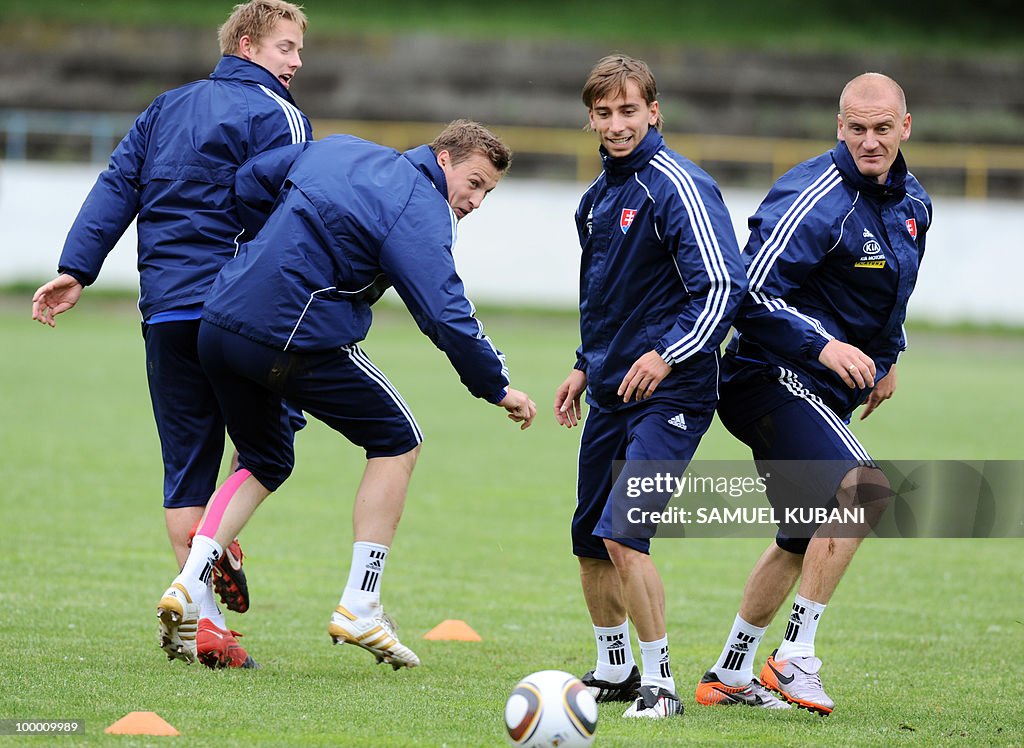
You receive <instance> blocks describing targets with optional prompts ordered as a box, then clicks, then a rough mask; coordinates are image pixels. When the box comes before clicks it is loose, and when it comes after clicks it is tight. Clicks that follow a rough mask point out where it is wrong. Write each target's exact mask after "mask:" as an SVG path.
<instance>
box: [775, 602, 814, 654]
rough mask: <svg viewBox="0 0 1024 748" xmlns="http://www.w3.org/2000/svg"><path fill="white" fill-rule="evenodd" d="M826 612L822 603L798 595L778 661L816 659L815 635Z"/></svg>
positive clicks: (780, 646)
mask: <svg viewBox="0 0 1024 748" xmlns="http://www.w3.org/2000/svg"><path fill="white" fill-rule="evenodd" d="M824 612H825V606H824V605H823V604H822V603H816V602H814V601H813V600H808V599H807V598H806V597H801V596H800V595H797V596H796V598H795V599H794V600H793V612H791V613H790V614H789V625H788V626H786V634H785V636H783V637H782V644H781V645H779V651H778V652H776V653H775V659H776V660H791V659H793V658H794V657H814V635H815V634H816V633H817V632H818V621H819V620H820V619H821V614H822V613H824Z"/></svg>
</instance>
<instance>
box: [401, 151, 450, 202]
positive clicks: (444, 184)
mask: <svg viewBox="0 0 1024 748" xmlns="http://www.w3.org/2000/svg"><path fill="white" fill-rule="evenodd" d="M402 155H403V156H404V157H405V158H407V159H409V161H411V162H412V165H413V166H415V167H416V168H417V169H419V170H420V171H421V172H422V173H423V175H424V176H425V177H426V178H427V179H429V180H430V181H431V182H432V183H433V185H434V188H435V189H436V190H437V191H438V192H440V193H441V197H443V198H444V199H445V201H446V202H447V200H448V180H447V179H446V178H445V176H444V169H442V168H441V166H440V164H438V163H437V156H436V155H434V151H433V150H432V149H431V148H430V146H429V145H421V146H418V147H416V148H413V149H412V150H408V151H406V152H405V153H403V154H402Z"/></svg>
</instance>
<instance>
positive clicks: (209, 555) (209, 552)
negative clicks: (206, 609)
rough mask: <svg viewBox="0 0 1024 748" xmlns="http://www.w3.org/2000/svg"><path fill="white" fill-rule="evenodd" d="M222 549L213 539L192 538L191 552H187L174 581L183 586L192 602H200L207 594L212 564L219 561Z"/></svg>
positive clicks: (197, 536)
mask: <svg viewBox="0 0 1024 748" xmlns="http://www.w3.org/2000/svg"><path fill="white" fill-rule="evenodd" d="M223 553H224V549H223V548H221V547H220V544H219V543H217V541H216V540H214V539H213V538H208V537H206V536H205V535H196V536H195V537H194V538H192V550H191V551H189V554H188V558H187V559H185V565H184V566H183V567H181V572H180V573H179V574H178V576H177V578H176V579H175V580H174V581H175V582H178V583H179V584H181V585H184V587H185V589H186V590H188V596H189V597H191V598H192V602H200V601H201V600H202V599H203V596H204V595H207V594H209V586H210V574H212V573H213V567H214V564H216V563H217V561H219V560H220V557H221V555H222V554H223Z"/></svg>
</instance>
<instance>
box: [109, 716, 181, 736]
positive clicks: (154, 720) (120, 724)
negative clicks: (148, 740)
mask: <svg viewBox="0 0 1024 748" xmlns="http://www.w3.org/2000/svg"><path fill="white" fill-rule="evenodd" d="M103 732H108V733H111V734H112V735H178V734H179V733H178V731H177V730H175V729H174V728H173V727H171V726H170V725H169V724H167V722H166V721H165V720H164V718H163V717H161V716H160V715H159V714H157V713H156V712H129V713H128V714H126V715H125V716H123V717H121V719H119V720H118V721H117V722H115V723H114V724H112V725H111V726H110V727H108V728H107V729H106V730H104V731H103Z"/></svg>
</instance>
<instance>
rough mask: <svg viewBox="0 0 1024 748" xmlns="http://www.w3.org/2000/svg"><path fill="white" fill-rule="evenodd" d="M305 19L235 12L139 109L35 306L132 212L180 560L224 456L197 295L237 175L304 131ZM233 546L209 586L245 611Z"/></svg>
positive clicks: (223, 251)
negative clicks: (203, 50)
mask: <svg viewBox="0 0 1024 748" xmlns="http://www.w3.org/2000/svg"><path fill="white" fill-rule="evenodd" d="M306 26H307V20H306V16H305V14H304V13H303V12H302V10H301V9H299V8H298V7H297V6H295V5H292V4H291V3H286V2H282V0H252V1H251V2H249V3H246V4H244V5H239V6H236V8H235V9H234V11H233V12H232V14H231V16H230V17H229V18H228V20H227V21H226V22H225V24H224V25H223V26H222V27H221V29H220V34H219V36H220V46H221V51H222V53H223V55H224V56H223V57H222V58H221V60H220V62H219V63H218V65H217V67H216V69H215V70H214V71H213V74H212V75H211V76H210V78H209V79H208V80H201V81H195V82H193V83H190V84H188V85H186V86H182V87H181V88H177V89H174V90H172V91H168V92H166V93H164V94H162V95H161V96H159V97H157V98H156V100H154V101H153V103H152V104H151V105H150V106H149V108H147V109H146V111H144V112H143V113H142V114H141V115H139V117H138V119H137V120H136V121H135V124H134V125H133V126H132V128H131V130H130V131H129V132H128V134H127V135H126V136H125V137H124V139H123V140H122V141H121V143H120V145H118V147H117V149H116V150H115V151H114V153H113V154H112V155H111V158H110V165H109V167H108V168H107V170H106V171H104V172H103V173H102V174H101V175H100V176H99V178H98V179H97V181H96V184H95V186H94V187H93V188H92V191H91V192H90V193H89V196H88V197H87V198H86V200H85V203H84V204H83V206H82V208H81V211H80V212H79V214H78V217H77V219H76V220H75V223H74V225H73V226H72V227H71V231H70V233H69V234H68V237H67V241H66V242H65V245H64V251H63V252H62V254H61V257H60V262H59V263H58V271H59V273H60V275H58V277H57V278H55V279H54V280H52V281H50V282H49V283H47V284H45V285H44V286H42V287H40V288H39V290H37V291H36V293H35V296H34V297H33V300H32V302H33V303H32V316H33V318H34V319H37V320H39V321H40V322H43V323H45V324H49V325H51V326H53V325H54V316H55V315H57V314H60V313H62V312H65V311H67V310H68V309H70V308H71V307H73V306H74V305H75V304H76V303H77V301H78V299H79V297H80V296H81V294H82V290H83V288H84V287H85V286H88V285H90V284H91V283H93V282H94V281H95V280H96V278H97V276H98V275H99V272H100V268H101V267H102V265H103V261H104V260H105V259H106V256H107V254H108V253H109V252H110V251H111V250H112V249H113V248H114V245H115V244H116V243H117V240H118V239H119V238H120V237H121V235H122V234H123V233H124V232H125V230H126V229H127V228H128V226H129V225H130V224H131V222H132V220H134V219H136V218H138V253H139V263H138V265H139V276H140V291H141V293H140V296H139V309H140V311H141V312H142V318H143V336H144V338H145V345H146V371H147V375H148V379H149V391H150V397H151V400H152V402H153V413H154V416H155V419H156V425H157V431H158V433H159V435H160V447H161V451H162V453H163V462H164V507H165V518H166V521H167V533H168V536H169V537H170V540H171V546H172V547H173V549H174V551H175V555H176V556H177V561H178V566H179V567H180V565H181V564H182V563H184V561H185V558H186V557H187V555H188V545H189V530H190V528H192V527H193V526H194V525H195V524H196V522H197V521H198V520H199V518H200V517H201V516H202V513H203V508H204V507H205V506H206V503H207V502H208V501H209V500H210V497H211V496H212V494H213V491H214V489H215V488H216V486H217V473H218V470H219V469H220V464H221V458H222V455H223V451H224V420H223V417H222V416H221V413H220V409H219V408H218V406H217V401H216V398H215V397H214V394H213V390H212V389H211V387H210V383H209V381H208V380H207V378H206V375H205V374H204V373H203V371H202V369H201V368H200V366H199V357H198V353H197V350H196V336H197V334H198V331H199V318H200V315H201V313H202V306H203V300H204V299H205V298H206V295H207V293H208V292H209V290H210V287H211V286H212V285H213V281H214V278H216V276H217V272H218V271H219V270H220V269H221V267H223V265H224V263H226V262H227V261H228V260H229V259H230V258H231V257H233V256H234V255H235V253H236V252H237V251H238V245H239V243H240V242H241V241H244V240H245V237H244V236H243V233H242V224H241V222H240V220H239V216H238V212H237V210H236V209H235V204H234V182H235V171H236V170H237V169H238V167H239V165H240V164H242V163H243V162H245V161H246V160H248V159H249V158H251V157H253V156H255V155H257V154H258V153H261V152H262V151H265V150H267V149H269V148H275V147H277V146H283V145H288V144H291V143H300V142H303V141H305V140H308V139H309V138H310V137H311V136H312V133H311V128H310V124H309V120H308V119H307V118H306V116H305V115H304V114H303V113H302V112H301V111H300V110H299V109H298V107H296V106H295V103H294V101H293V100H292V97H291V94H290V93H289V92H288V88H289V85H290V83H291V80H292V78H293V77H294V76H295V73H296V72H297V71H298V69H299V67H301V65H302V61H301V59H300V57H299V52H300V50H301V48H302V38H303V34H304V33H305V30H306ZM293 417H294V418H295V419H300V418H301V416H299V415H298V414H294V416H293ZM229 550H230V551H231V553H230V554H229V555H228V556H225V560H224V562H223V563H222V564H221V565H220V567H218V570H217V571H218V572H219V573H217V574H215V576H214V582H215V584H216V586H217V591H218V593H220V594H221V597H222V598H223V599H224V601H225V603H227V605H228V607H229V608H231V609H232V610H237V611H239V612H244V611H245V610H246V609H247V608H248V591H247V587H246V585H245V576H244V572H243V571H242V569H241V551H240V549H239V548H238V544H237V542H234V541H233V542H232V543H231V544H230V546H229ZM200 602H201V605H202V614H201V616H202V617H201V623H200V626H199V629H198V638H199V653H200V659H202V660H203V662H204V663H205V664H207V665H209V666H211V667H215V666H232V667H252V666H253V665H254V663H253V661H252V659H251V658H249V657H248V655H247V653H246V652H245V650H244V649H243V648H242V647H241V646H240V645H239V644H238V642H237V640H236V639H235V636H234V634H233V633H232V632H231V631H230V630H229V629H228V628H227V626H226V623H225V621H224V616H223V615H222V614H221V612H220V611H219V610H218V609H217V606H216V603H215V602H214V600H213V597H212V595H208V594H203V595H202V596H201V601H200Z"/></svg>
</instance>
